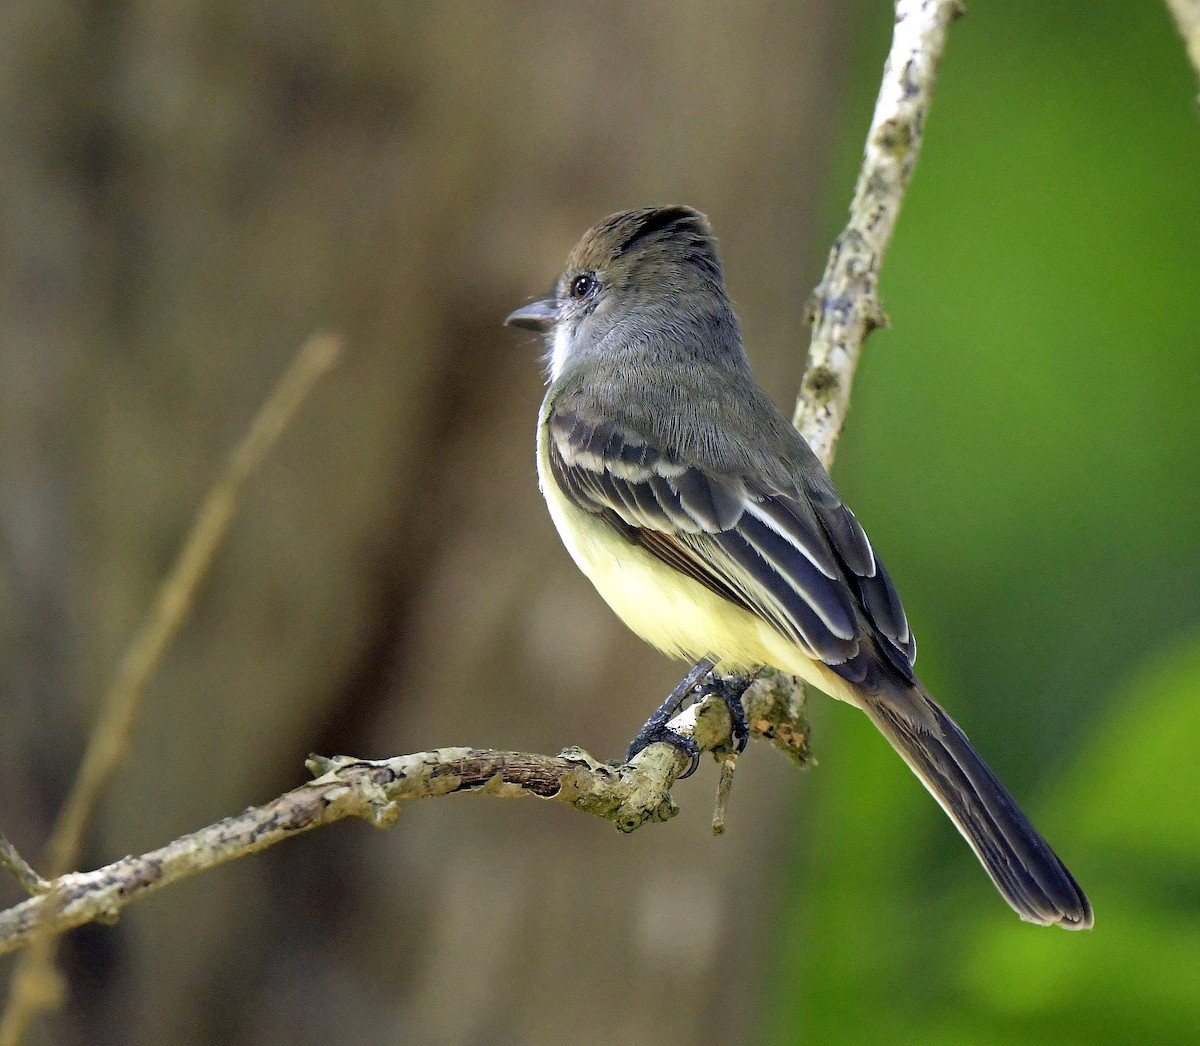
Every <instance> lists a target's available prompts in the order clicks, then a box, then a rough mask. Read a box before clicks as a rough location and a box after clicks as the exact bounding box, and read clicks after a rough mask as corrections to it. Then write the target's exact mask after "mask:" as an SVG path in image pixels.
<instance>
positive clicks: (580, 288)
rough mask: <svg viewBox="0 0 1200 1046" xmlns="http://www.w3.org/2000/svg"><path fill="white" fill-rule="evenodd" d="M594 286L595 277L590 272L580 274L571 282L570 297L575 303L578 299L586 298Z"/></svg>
mask: <svg viewBox="0 0 1200 1046" xmlns="http://www.w3.org/2000/svg"><path fill="white" fill-rule="evenodd" d="M595 286H596V277H594V276H593V275H592V274H591V273H590V272H581V273H580V274H579V275H578V276H576V277H575V279H573V280H572V281H571V297H572V298H574V299H575V300H576V301H579V299H580V298H586V297H587V296H588V295H589V294H591V293H592V288H593V287H595Z"/></svg>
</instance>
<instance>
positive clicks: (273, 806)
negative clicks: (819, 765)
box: [0, 671, 808, 954]
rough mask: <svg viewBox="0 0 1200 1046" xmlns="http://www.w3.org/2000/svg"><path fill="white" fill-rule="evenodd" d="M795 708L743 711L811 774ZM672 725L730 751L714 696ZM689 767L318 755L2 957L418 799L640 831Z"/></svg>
mask: <svg viewBox="0 0 1200 1046" xmlns="http://www.w3.org/2000/svg"><path fill="white" fill-rule="evenodd" d="M797 699H798V698H797V696H796V693H795V692H794V691H793V689H792V687H791V686H790V683H789V680H788V678H787V677H785V676H782V675H780V674H779V673H776V672H771V671H766V672H763V673H761V674H760V675H759V677H758V678H757V679H756V680H755V682H754V683H753V684H752V685H751V687H750V689H749V690H748V691H747V692H746V696H745V704H746V713H747V720H748V722H749V724H750V728H751V731H752V732H753V733H754V734H755V735H756V736H757V737H760V738H762V739H764V740H766V741H769V742H770V743H771V744H773V745H774V746H775V747H777V748H779V749H781V750H782V751H784V752H785V753H786V754H788V755H789V756H790V757H791V758H793V759H795V760H796V761H797V762H800V763H803V762H804V761H805V759H806V757H807V750H808V749H807V727H806V726H805V720H804V711H803V708H800V707H797V706H796V704H795V702H796V700H797ZM670 725H671V728H672V729H673V730H675V731H676V732H678V733H681V734H684V735H685V736H688V737H691V738H693V739H694V740H695V742H696V744H697V746H698V747H699V748H700V749H701V750H702V751H721V750H722V749H724V748H725V747H726V746H728V744H729V741H730V722H729V713H728V711H727V710H726V708H725V704H724V702H722V701H721V700H719V699H717V698H715V697H706V698H704V699H703V700H701V701H700V702H699V703H698V704H696V705H693V706H691V707H690V708H687V709H686V710H684V711H683V712H681V713H679V715H677V716H676V717H675V718H674V719H672V720H671V724H670ZM687 765H688V757H687V756H686V755H685V754H683V753H682V752H681V751H680V750H679V749H678V748H676V747H674V746H672V745H668V744H662V743H656V744H652V745H649V746H647V747H646V748H645V749H643V750H642V751H641V752H640V753H638V755H637V756H636V757H635V758H634V759H633V760H632V761H630V762H629V763H626V764H623V765H619V766H610V765H608V764H605V763H599V762H597V761H596V760H594V759H593V758H592V757H591V756H589V755H588V754H587V753H586V752H584V751H583V750H582V749H579V748H572V749H567V750H566V751H564V752H561V753H559V754H558V755H557V756H546V755H532V754H527V753H523V752H495V751H489V750H484V749H477V748H439V749H435V750H434V751H432V752H419V753H417V754H415V755H403V756H396V757H394V758H392V759H379V760H366V759H353V758H349V757H347V756H337V757H334V758H325V757H321V756H313V757H311V758H310V759H309V768H310V769H311V770H312V771H313V772H315V773H317V774H319V775H320V776H318V777H317V778H316V779H315V780H313V781H310V782H309V783H308V784H305V785H301V786H300V787H299V788H294V789H292V791H290V792H287V793H285V794H284V795H281V796H280V797H279V798H278V799H275V800H273V801H271V802H269V803H266V804H264V805H263V806H252V807H250V808H249V809H247V810H245V811H243V812H242V813H240V814H237V815H236V816H234V817H227V818H226V819H225V820H223V821H219V822H217V823H216V824H213V825H209V826H208V827H207V828H202V829H200V831H198V832H193V833H191V834H190V835H185V836H183V837H182V838H179V839H176V840H175V841H174V842H171V843H168V844H167V845H166V846H163V847H160V848H159V849H157V850H152V851H151V852H149V853H146V854H142V855H140V856H138V857H126V858H123V859H122V860H120V861H116V862H114V863H113V864H110V865H107V866H105V867H103V868H99V869H97V870H96V871H92V872H72V873H69V874H67V875H62V876H59V877H58V878H57V879H54V880H52V881H50V882H49V883H47V884H45V887H44V890H43V892H41V893H39V894H37V895H36V896H34V897H31V898H30V899H29V900H27V901H23V902H22V903H21V904H18V905H15V906H14V907H12V908H9V909H8V910H7V911H4V912H0V954H2V953H5V952H10V951H14V950H15V949H17V948H20V947H22V946H24V945H26V944H29V943H30V942H31V941H33V940H35V939H37V938H39V937H43V936H44V935H46V934H51V935H57V934H60V933H63V932H64V931H66V930H69V929H72V928H74V927H76V926H81V925H83V924H84V923H89V922H112V921H114V920H115V919H116V918H117V917H118V916H119V915H120V913H121V911H122V910H123V909H124V908H125V907H126V906H127V905H130V904H132V903H133V902H134V901H137V900H140V899H141V898H143V897H145V896H147V895H149V894H151V893H153V892H155V891H156V890H160V889H162V888H163V887H164V886H168V885H170V884H171V883H174V882H177V881H179V880H180V879H185V878H187V877H188V876H191V875H196V874H197V873H199V872H203V871H206V870H207V869H209V868H214V867H216V866H217V865H219V864H224V863H225V862H226V861H232V860H235V859H236V858H239V857H245V856H247V855H249V854H252V853H256V852H257V851H259V850H265V849H266V848H267V847H269V846H274V845H275V844H276V843H279V842H282V841H283V840H285V839H289V838H291V837H292V836H294V835H298V834H300V833H301V832H307V831H311V830H312V829H313V828H318V827H320V826H321V825H325V824H330V823H332V822H333V821H340V820H342V819H343V818H346V817H360V818H362V819H364V820H366V821H369V822H370V823H371V824H374V825H376V826H378V827H388V826H390V825H392V824H394V823H395V821H396V818H397V817H398V816H399V813H400V804H401V803H403V802H407V801H410V800H414V799H431V798H434V797H436V796H444V795H454V794H457V793H476V794H481V795H494V796H502V797H509V798H520V797H529V798H537V799H546V800H553V801H555V802H560V803H567V804H569V805H571V806H574V807H576V808H577V809H579V810H583V811H584V812H586V813H590V814H594V815H596V816H597V817H602V818H605V819H606V820H609V821H611V822H612V823H613V824H614V825H615V826H616V827H617V828H618V829H620V830H621V831H623V832H631V831H633V830H634V829H636V828H639V827H641V826H642V825H643V824H646V823H647V822H652V821H665V820H667V819H669V818H671V817H674V816H675V814H676V813H677V812H678V808H677V807H676V805H675V802H674V800H673V799H672V798H671V787H672V785H674V783H675V780H676V778H677V777H678V776H679V775H680V774H681V773H682V772H683V771H684V769H685V768H686V767H687Z"/></svg>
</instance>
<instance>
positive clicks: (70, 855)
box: [0, 335, 341, 1046]
mask: <svg viewBox="0 0 1200 1046" xmlns="http://www.w3.org/2000/svg"><path fill="white" fill-rule="evenodd" d="M340 352H341V344H340V342H339V340H338V339H336V338H334V337H331V336H329V335H316V336H314V337H312V338H310V339H309V340H308V341H307V342H306V343H305V344H304V345H302V346H301V348H300V349H299V351H298V352H297V353H296V356H295V357H294V358H293V360H292V362H291V364H290V365H289V367H288V369H287V370H286V371H285V372H284V374H283V376H282V377H281V378H280V379H279V382H278V384H277V385H276V386H275V389H274V391H273V392H272V393H271V396H270V398H269V399H268V400H267V401H266V403H264V404H263V406H262V407H261V408H260V410H259V412H258V414H257V415H256V416H255V418H254V421H253V423H252V424H251V426H250V429H249V431H248V432H247V433H246V435H245V437H243V439H242V441H241V443H240V444H238V446H237V448H236V449H235V450H234V452H233V455H232V456H231V457H230V459H229V463H228V465H227V466H226V468H225V471H224V472H223V474H222V475H221V476H220V477H219V478H218V479H217V481H216V483H214V484H213V486H212V487H211V488H210V489H209V492H208V495H207V496H206V497H205V499H204V503H203V504H202V505H201V507H200V511H199V512H198V513H197V515H196V519H195V522H194V523H193V525H192V529H191V531H190V533H189V534H188V536H187V538H186V539H185V541H184V543H183V547H182V548H181V549H180V552H179V555H178V557H177V558H176V560H175V563H174V565H173V567H172V569H171V572H170V574H168V575H167V577H166V578H165V579H164V580H163V582H162V584H161V585H160V586H159V589H158V594H157V596H156V597H155V600H154V603H153V604H152V605H151V607H150V610H149V611H148V613H147V615H146V617H145V619H144V620H143V622H142V624H141V626H140V628H139V629H138V631H137V632H136V634H135V635H134V637H133V640H132V642H131V643H130V644H129V647H128V648H127V649H126V651H125V655H124V657H123V658H122V659H121V663H120V665H119V666H118V668H117V674H116V676H115V678H114V679H113V682H112V685H111V686H110V687H109V689H108V691H107V692H106V693H105V695H104V697H103V699H102V701H101V702H100V710H99V713H98V715H97V719H96V722H95V724H94V725H93V727H92V730H91V733H90V735H89V737H88V746H87V750H86V752H85V753H84V756H83V761H82V763H81V764H80V767H79V772H78V774H77V775H76V777H75V783H74V785H73V786H72V789H71V794H70V796H69V797H68V798H67V802H66V804H65V806H64V807H63V810H62V813H61V814H60V815H59V818H58V821H57V822H56V824H55V827H54V832H53V833H52V835H51V837H50V842H49V844H48V846H47V866H48V868H49V874H50V877H51V878H52V879H55V880H56V881H57V880H58V878H59V877H61V876H62V875H64V874H65V873H66V872H68V871H69V870H70V869H71V868H72V867H73V866H74V865H75V862H76V861H77V860H78V859H79V852H80V849H81V847H82V845H83V837H84V832H85V830H86V828H87V825H88V822H89V821H90V819H91V816H92V813H93V812H94V811H95V809H96V805H97V803H99V801H100V798H101V796H102V795H103V794H104V792H105V790H106V789H107V787H108V785H109V784H110V782H111V781H112V779H113V776H114V775H115V774H116V772H117V770H118V769H119V768H120V766H121V764H122V762H124V760H125V757H126V755H127V753H128V749H129V743H130V738H131V736H132V734H133V728H134V724H135V722H136V721H137V715H138V710H139V708H140V707H141V702H142V695H143V693H144V692H145V689H146V684H147V682H149V680H150V677H151V676H152V675H153V673H154V671H155V669H156V668H157V666H158V664H159V662H160V661H161V659H162V655H163V652H164V651H165V650H166V648H167V645H168V644H169V643H170V641H171V640H172V639H173V638H174V637H175V635H176V633H177V632H178V631H179V628H180V626H181V625H182V624H183V622H184V621H185V620H186V619H187V617H188V614H189V613H190V612H191V608H192V603H193V601H194V600H195V597H196V592H197V591H198V590H199V587H200V584H201V582H202V581H203V580H204V578H205V576H206V575H207V573H208V567H209V565H210V564H211V562H212V559H213V555H214V554H215V552H216V550H217V547H218V546H219V545H220V543H221V541H222V539H223V538H224V537H225V534H226V532H227V531H228V529H229V524H230V521H231V520H232V519H233V516H234V513H235V512H236V510H237V507H238V503H239V500H240V497H241V493H242V489H243V487H244V486H245V484H246V480H247V479H248V478H249V476H250V475H251V473H253V472H254V470H255V469H256V468H257V467H258V466H259V464H261V462H262V460H263V458H264V457H265V456H266V455H267V453H268V452H269V451H270V450H271V448H272V447H273V446H274V445H275V443H276V441H277V440H278V439H279V436H280V434H281V433H282V432H283V430H284V428H285V427H286V426H287V424H288V422H289V421H290V420H291V418H292V417H293V416H294V414H295V413H296V410H297V409H298V408H299V406H300V404H301V403H302V402H303V401H304V398H305V397H306V396H307V395H308V393H309V391H310V390H311V389H312V387H313V385H314V384H315V383H316V382H317V380H318V379H319V378H320V377H321V376H322V375H323V374H325V373H326V372H327V371H328V370H329V369H330V368H331V367H332V366H333V365H334V363H335V362H336V361H337V358H338V356H339V354H340ZM39 900H40V901H41V902H42V906H43V907H45V908H51V907H53V906H56V905H59V904H61V903H63V897H62V895H61V893H60V892H59V891H57V890H54V891H51V892H49V893H47V894H45V895H43V896H42V897H41V898H39ZM55 945H56V938H55V936H54V935H53V934H51V933H45V934H41V935H40V936H39V937H38V939H37V941H36V943H35V945H34V946H33V947H31V948H30V949H29V951H28V952H27V953H26V954H25V955H23V956H22V961H21V962H20V963H18V964H17V967H16V969H15V970H14V971H13V980H12V984H11V987H10V989H9V997H8V1002H7V1004H6V1006H5V1008H4V1014H3V1017H2V1018H0V1046H17V1044H18V1043H19V1042H20V1041H21V1039H22V1038H23V1037H24V1034H25V1032H26V1030H28V1028H29V1025H30V1024H31V1023H32V1021H33V1020H34V1018H35V1017H36V1016H37V1014H38V1013H39V1012H40V1011H41V1010H43V1009H45V1008H47V1007H48V1006H51V1005H54V1004H56V1001H57V1000H58V999H59V998H60V997H61V988H60V986H59V978H58V976H57V975H56V974H55V972H54V969H53V964H54V951H55Z"/></svg>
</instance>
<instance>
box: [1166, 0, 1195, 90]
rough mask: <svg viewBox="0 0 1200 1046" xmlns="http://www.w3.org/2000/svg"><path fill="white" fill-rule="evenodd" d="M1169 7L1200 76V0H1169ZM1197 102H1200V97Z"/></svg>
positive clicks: (1193, 66)
mask: <svg viewBox="0 0 1200 1046" xmlns="http://www.w3.org/2000/svg"><path fill="white" fill-rule="evenodd" d="M1167 8H1168V10H1170V12H1171V17H1172V18H1174V19H1175V25H1176V26H1177V27H1178V29H1179V35H1180V36H1182V37H1183V43H1184V46H1185V47H1186V48H1187V53H1188V58H1190V59H1191V60H1192V68H1193V69H1194V70H1195V71H1196V76H1197V77H1200V0H1167ZM1196 102H1197V104H1200V98H1197V99H1196Z"/></svg>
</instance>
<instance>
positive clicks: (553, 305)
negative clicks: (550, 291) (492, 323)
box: [504, 298, 558, 334]
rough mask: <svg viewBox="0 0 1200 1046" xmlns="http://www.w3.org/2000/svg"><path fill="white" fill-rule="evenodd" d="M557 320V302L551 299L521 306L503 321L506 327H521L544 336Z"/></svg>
mask: <svg viewBox="0 0 1200 1046" xmlns="http://www.w3.org/2000/svg"><path fill="white" fill-rule="evenodd" d="M557 319H558V302H556V301H555V300H554V299H553V298H546V299H545V300H543V301H531V302H530V303H529V304H528V305H522V306H521V307H520V308H519V309H517V311H516V312H513V313H510V314H509V316H508V318H507V319H506V320H505V321H504V325H505V326H506V327H522V328H524V329H525V330H527V331H537V332H538V333H539V334H546V333H548V332H549V330H550V328H551V327H553V326H554V324H555V321H556V320H557Z"/></svg>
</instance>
